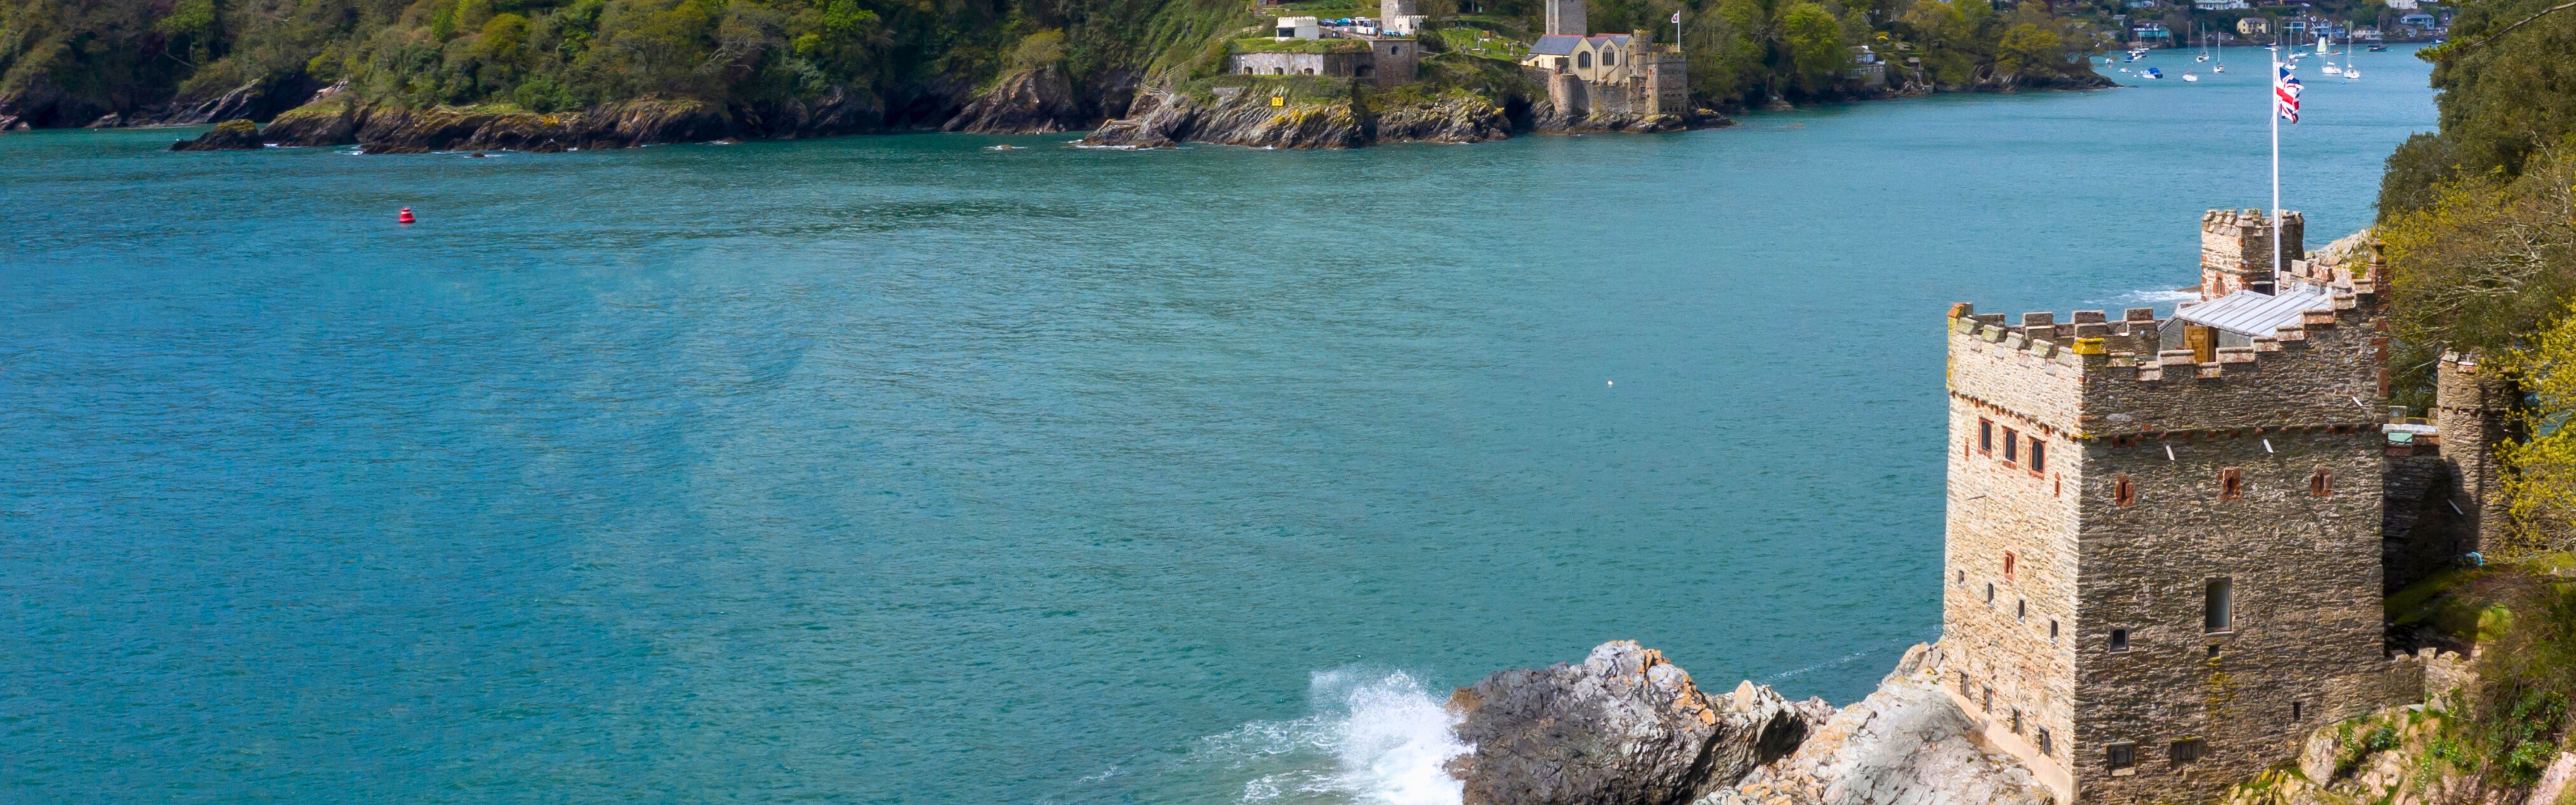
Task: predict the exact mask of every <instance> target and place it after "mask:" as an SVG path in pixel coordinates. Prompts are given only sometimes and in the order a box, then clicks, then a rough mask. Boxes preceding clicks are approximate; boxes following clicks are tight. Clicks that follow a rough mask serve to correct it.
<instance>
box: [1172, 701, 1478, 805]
mask: <svg viewBox="0 0 2576 805" xmlns="http://www.w3.org/2000/svg"><path fill="white" fill-rule="evenodd" d="M1307 700H1308V702H1309V704H1308V706H1309V708H1310V709H1311V710H1312V711H1313V712H1311V713H1310V714H1309V715H1307V716H1306V717H1304V718H1300V719H1296V720H1293V721H1255V722H1251V723H1248V724H1245V725H1243V726H1241V727H1237V728H1235V729H1234V730H1232V731H1229V732H1226V733H1223V734H1220V735H1214V736H1209V737H1208V738H1207V739H1206V740H1205V741H1204V742H1203V743H1202V745H1201V749H1202V750H1203V751H1204V754H1203V755H1202V756H1201V759H1202V760H1209V761H1216V762H1220V763H1223V764H1224V765H1226V766H1227V767H1229V768H1232V769H1237V770H1240V771H1244V772H1250V773H1253V774H1255V775H1257V776H1254V777H1252V778H1251V779H1249V780H1246V781H1245V782H1244V783H1243V793H1242V797H1241V801H1243V802H1247V803H1250V802H1262V803H1288V802H1293V803H1306V802H1349V803H1369V805H1449V803H1456V802H1458V801H1459V799H1460V797H1461V795H1462V789H1461V786H1460V784H1459V782H1458V780H1457V779H1455V778H1452V777H1450V776H1449V774H1448V772H1446V771H1443V770H1442V769H1441V767H1442V766H1443V765H1444V764H1446V763H1448V762H1449V759H1450V758H1454V757H1457V756H1458V755H1460V754H1464V753H1466V752H1467V751H1468V749H1469V747H1468V746H1467V745H1465V744H1462V743H1459V742H1458V738H1457V735H1456V733H1455V732H1454V731H1453V730H1454V729H1455V727H1456V726H1457V722H1458V720H1457V719H1456V718H1455V717H1453V716H1451V715H1450V714H1449V712H1448V711H1447V710H1446V709H1444V708H1442V707H1441V705H1440V700H1439V699H1437V698H1435V697H1433V696H1432V695H1431V693H1430V691H1428V690H1426V689H1424V687H1423V685H1422V682H1421V681H1420V680H1417V679H1415V678H1414V677H1413V676H1412V675H1411V674H1407V673H1404V672H1402V671H1373V670H1366V669H1359V668H1339V669H1334V670H1331V671H1318V672H1316V673H1315V674H1314V676H1313V677H1312V679H1311V681H1310V682H1309V683H1308V687H1307ZM1237 779H1242V778H1237Z"/></svg>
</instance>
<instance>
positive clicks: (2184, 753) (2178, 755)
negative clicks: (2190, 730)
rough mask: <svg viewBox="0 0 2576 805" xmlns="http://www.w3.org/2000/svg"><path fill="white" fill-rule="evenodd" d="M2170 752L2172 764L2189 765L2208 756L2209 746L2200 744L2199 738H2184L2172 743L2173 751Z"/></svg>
mask: <svg viewBox="0 0 2576 805" xmlns="http://www.w3.org/2000/svg"><path fill="white" fill-rule="evenodd" d="M2171 751H2172V753H2173V762H2175V763H2191V762H2195V761H2198V760H2200V759H2201V758H2202V757H2203V756H2206V755H2208V754H2209V745H2208V744H2206V743H2202V742H2201V740H2200V739H2199V738H2184V739H2182V740H2179V741H2175V742H2173V749H2172V750H2171Z"/></svg>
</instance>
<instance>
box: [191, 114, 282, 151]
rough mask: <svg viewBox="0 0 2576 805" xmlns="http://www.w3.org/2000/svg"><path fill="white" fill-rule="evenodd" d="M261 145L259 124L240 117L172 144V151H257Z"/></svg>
mask: <svg viewBox="0 0 2576 805" xmlns="http://www.w3.org/2000/svg"><path fill="white" fill-rule="evenodd" d="M261 147H262V146H261V145H260V142H259V126H258V125H257V124H254V123H252V122H250V121H248V120H242V119H239V118H235V119H232V120H226V121H224V122H222V123H218V124H216V125H215V130H213V131H209V132H206V133H204V134H200V135H197V138H196V139H193V140H180V141H178V142H174V143H171V144H170V150H172V151H257V150H259V149H260V148H261Z"/></svg>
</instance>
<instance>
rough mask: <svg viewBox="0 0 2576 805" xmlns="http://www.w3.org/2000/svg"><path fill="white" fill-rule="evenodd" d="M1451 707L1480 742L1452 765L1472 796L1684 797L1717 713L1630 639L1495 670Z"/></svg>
mask: <svg viewBox="0 0 2576 805" xmlns="http://www.w3.org/2000/svg"><path fill="white" fill-rule="evenodd" d="M1449 706H1450V707H1451V708H1452V709H1453V710H1455V711H1458V712H1459V713H1460V715H1461V716H1462V717H1463V719H1462V720H1461V721H1460V722H1459V725H1458V737H1459V739H1460V740H1462V741H1466V742H1469V743H1472V744H1474V745H1475V747H1476V749H1475V751H1474V752H1473V753H1471V754H1467V755H1462V756H1459V757H1458V758H1457V759H1455V760H1452V761H1450V765H1449V773H1450V774H1451V775H1452V776H1455V777H1457V778H1458V779H1459V780H1461V781H1464V782H1465V783H1466V800H1465V801H1466V802H1467V803H1468V805H1480V803H1494V804H1496V805H1501V804H1503V803H1510V804H1511V805H1523V804H1528V805H1538V804H1539V803H1548V804H1551V805H1553V804H1556V803H1565V804H1567V805H1572V804H1573V803H1587V804H1589V803H1600V804H1602V805H1611V804H1612V803H1617V804H1620V805H1626V804H1627V803H1637V804H1638V805H1646V804H1648V803H1652V804H1654V805H1661V804H1662V803H1678V802H1687V801H1688V800H1689V799H1690V796H1691V794H1692V792H1693V790H1694V789H1695V787H1696V786H1697V784H1698V781H1699V778H1700V777H1701V776H1702V775H1704V774H1705V772H1706V767H1705V761H1706V759H1707V757H1708V751H1707V750H1708V745H1709V741H1710V739H1711V738H1714V737H1716V735H1717V723H1718V720H1719V718H1718V712H1717V710H1716V709H1714V708H1712V707H1710V706H1709V701H1708V697H1706V696H1704V695H1701V693H1700V691H1699V688H1698V687H1697V686H1695V685H1692V684H1691V681H1690V674H1689V673H1688V672H1685V671H1683V670H1682V669H1681V668H1680V667H1678V666H1675V665H1673V664H1672V663H1670V662H1666V661H1665V660H1664V656H1663V653H1662V652H1658V651H1654V650H1651V649H1645V648H1639V647H1638V646H1637V643H1636V642H1635V641H1631V640H1620V641H1613V642H1609V643H1603V644H1601V645H1600V646H1599V647H1597V648H1594V649H1593V650H1592V654H1591V656H1589V657H1585V658H1584V660H1583V663H1582V664H1580V665H1565V664H1562V663H1560V664H1558V665H1555V666H1551V667H1548V668H1545V669H1540V670H1529V669H1519V670H1511V671H1503V672H1499V673H1496V674H1493V675H1491V676H1488V677H1485V678H1484V680H1482V681H1479V682H1477V683H1476V684H1475V685H1473V686H1471V687H1465V688H1459V689H1458V691H1457V692H1456V693H1455V694H1453V695H1451V696H1450V698H1449Z"/></svg>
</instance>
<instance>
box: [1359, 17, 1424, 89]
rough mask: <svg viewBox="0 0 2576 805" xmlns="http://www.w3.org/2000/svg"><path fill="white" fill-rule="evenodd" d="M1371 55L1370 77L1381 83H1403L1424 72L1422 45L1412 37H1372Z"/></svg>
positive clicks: (1370, 44)
mask: <svg viewBox="0 0 2576 805" xmlns="http://www.w3.org/2000/svg"><path fill="white" fill-rule="evenodd" d="M1395 1H1396V0H1387V2H1390V3H1392V2H1395ZM1407 2H1410V0H1407ZM1369 57H1370V59H1371V60H1372V61H1373V62H1374V64H1372V65H1370V66H1371V67H1372V68H1373V69H1372V70H1371V71H1370V75H1369V78H1370V79H1371V80H1373V81H1375V82H1376V83H1379V84H1402V83H1405V82H1407V81H1412V80H1413V79H1414V77H1415V76H1417V75H1419V74H1420V73H1421V72H1422V45H1421V43H1419V42H1416V41H1414V40H1411V39H1371V40H1369Z"/></svg>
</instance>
